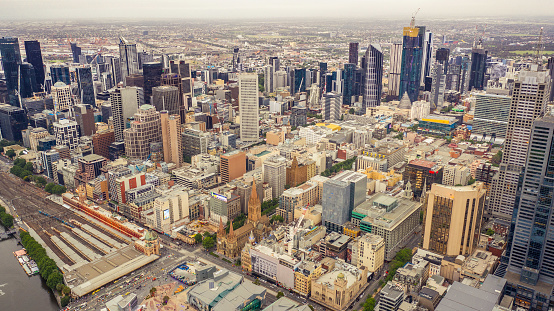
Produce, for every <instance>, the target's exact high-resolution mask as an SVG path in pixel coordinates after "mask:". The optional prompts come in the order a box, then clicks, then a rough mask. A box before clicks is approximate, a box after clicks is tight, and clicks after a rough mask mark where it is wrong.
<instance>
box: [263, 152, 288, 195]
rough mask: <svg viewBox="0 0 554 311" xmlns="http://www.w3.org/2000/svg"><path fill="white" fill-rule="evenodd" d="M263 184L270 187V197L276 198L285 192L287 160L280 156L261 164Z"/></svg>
mask: <svg viewBox="0 0 554 311" xmlns="http://www.w3.org/2000/svg"><path fill="white" fill-rule="evenodd" d="M263 174H264V182H266V183H268V184H269V186H270V187H271V196H272V197H273V198H278V197H280V196H281V194H283V191H285V184H286V183H287V178H286V177H287V160H286V159H285V158H284V157H282V156H273V157H271V158H269V159H267V160H265V161H264V163H263Z"/></svg>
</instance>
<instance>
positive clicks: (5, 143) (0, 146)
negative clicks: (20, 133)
mask: <svg viewBox="0 0 554 311" xmlns="http://www.w3.org/2000/svg"><path fill="white" fill-rule="evenodd" d="M13 145H17V142H15V141H10V140H6V139H2V140H0V152H4V147H7V146H13ZM6 156H8V155H6ZM14 156H15V152H14Z"/></svg>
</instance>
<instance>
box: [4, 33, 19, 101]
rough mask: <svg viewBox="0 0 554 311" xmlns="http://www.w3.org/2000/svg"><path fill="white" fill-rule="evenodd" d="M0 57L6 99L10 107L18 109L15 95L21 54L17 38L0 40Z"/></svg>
mask: <svg viewBox="0 0 554 311" xmlns="http://www.w3.org/2000/svg"><path fill="white" fill-rule="evenodd" d="M0 56H2V68H4V75H5V77H6V85H7V87H8V99H9V101H10V105H12V106H16V107H19V99H18V97H17V95H16V91H17V88H18V75H19V74H18V71H19V65H20V64H21V52H20V51H19V40H18V39H17V38H10V37H2V38H0Z"/></svg>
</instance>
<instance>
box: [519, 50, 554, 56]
mask: <svg viewBox="0 0 554 311" xmlns="http://www.w3.org/2000/svg"><path fill="white" fill-rule="evenodd" d="M510 53H511V54H517V55H525V54H530V55H534V54H535V53H536V51H533V50H525V51H510ZM541 54H542V55H554V51H542V52H541Z"/></svg>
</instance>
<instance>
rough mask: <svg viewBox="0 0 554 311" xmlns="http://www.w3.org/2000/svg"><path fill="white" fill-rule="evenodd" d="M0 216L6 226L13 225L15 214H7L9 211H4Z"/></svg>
mask: <svg viewBox="0 0 554 311" xmlns="http://www.w3.org/2000/svg"><path fill="white" fill-rule="evenodd" d="M0 218H1V220H2V224H3V225H4V227H6V228H11V227H13V216H12V215H10V214H7V213H3V214H2V216H0Z"/></svg>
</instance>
